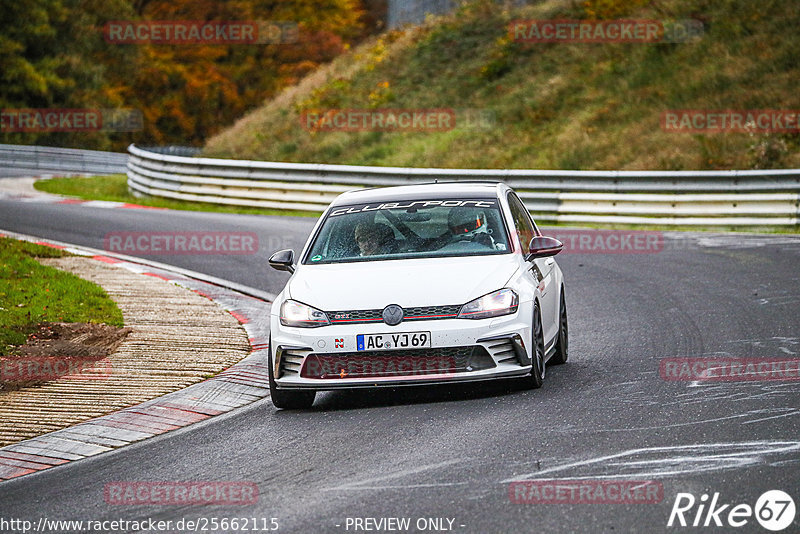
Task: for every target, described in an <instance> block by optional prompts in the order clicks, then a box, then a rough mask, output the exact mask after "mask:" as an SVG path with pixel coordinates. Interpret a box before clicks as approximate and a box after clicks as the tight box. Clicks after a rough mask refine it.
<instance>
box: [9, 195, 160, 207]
mask: <svg viewBox="0 0 800 534" xmlns="http://www.w3.org/2000/svg"><path fill="white" fill-rule="evenodd" d="M0 199H9V200H16V201H18V202H36V203H40V204H75V205H80V206H84V207H88V208H124V209H138V210H166V209H167V208H157V207H154V206H141V205H139V204H131V203H129V202H116V201H113V200H83V199H80V198H71V197H63V196H60V195H52V194H49V193H9V192H5V191H0Z"/></svg>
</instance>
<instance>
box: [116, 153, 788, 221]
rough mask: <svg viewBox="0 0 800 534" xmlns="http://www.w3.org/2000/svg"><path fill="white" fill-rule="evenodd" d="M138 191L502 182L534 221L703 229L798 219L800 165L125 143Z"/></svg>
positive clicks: (311, 206)
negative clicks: (330, 157)
mask: <svg viewBox="0 0 800 534" xmlns="http://www.w3.org/2000/svg"><path fill="white" fill-rule="evenodd" d="M128 152H129V153H130V159H129V160H128V187H129V188H130V190H131V191H132V192H133V193H134V194H138V195H152V196H158V197H165V198H175V199H182V200H191V201H198V202H211V203H215V204H229V205H237V206H250V207H263V208H280V209H292V210H309V211H321V210H323V209H324V208H325V206H327V205H328V203H330V201H331V200H333V199H334V198H335V197H336V195H338V194H339V193H341V192H343V191H348V190H351V189H355V188H360V187H374V186H386V185H400V184H409V183H415V182H425V181H433V180H464V179H466V180H478V179H483V180H487V179H489V180H500V181H503V182H506V183H507V184H508V185H510V186H511V187H513V188H514V189H516V190H517V191H518V192H519V193H520V196H521V198H522V199H523V200H524V202H525V204H526V206H527V207H528V209H529V210H531V212H532V213H533V214H534V216H535V218H536V219H537V220H540V221H550V222H571V223H624V224H658V225H702V226H753V225H767V226H790V225H797V224H798V215H799V212H800V207H799V206H800V199H799V197H800V169H781V170H754V171H543V170H481V169H417V168H403V167H357V166H351V165H323V164H304V163H273V162H263V161H243V160H227V159H209V158H195V157H183V156H174V155H167V154H158V153H155V152H152V151H147V150H143V149H141V148H138V147H136V146H134V145H131V146H130V147H128Z"/></svg>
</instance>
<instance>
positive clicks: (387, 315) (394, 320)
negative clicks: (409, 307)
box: [381, 304, 403, 326]
mask: <svg viewBox="0 0 800 534" xmlns="http://www.w3.org/2000/svg"><path fill="white" fill-rule="evenodd" d="M381 316H382V317H383V322H384V323H386V324H388V325H389V326H395V325H398V324H400V323H401V322H402V321H403V308H401V307H400V306H398V305H397V304H389V305H388V306H386V307H385V308H384V309H383V313H382V314H381Z"/></svg>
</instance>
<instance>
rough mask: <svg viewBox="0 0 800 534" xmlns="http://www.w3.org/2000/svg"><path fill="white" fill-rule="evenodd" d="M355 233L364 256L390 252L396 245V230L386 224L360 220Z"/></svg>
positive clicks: (359, 248)
mask: <svg viewBox="0 0 800 534" xmlns="http://www.w3.org/2000/svg"><path fill="white" fill-rule="evenodd" d="M354 234H355V239H356V244H358V250H359V251H360V253H361V255H362V256H372V255H374V254H388V253H389V252H391V250H392V247H393V245H394V231H393V230H392V229H391V228H390V227H389V226H388V225H386V224H382V223H372V222H360V223H358V224H357V225H356V228H355V231H354Z"/></svg>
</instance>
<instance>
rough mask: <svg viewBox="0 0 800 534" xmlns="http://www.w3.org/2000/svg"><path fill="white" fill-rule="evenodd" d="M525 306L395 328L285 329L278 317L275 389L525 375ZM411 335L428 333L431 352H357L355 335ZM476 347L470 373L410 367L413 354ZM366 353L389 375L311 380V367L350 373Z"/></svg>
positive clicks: (274, 331)
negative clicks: (335, 366)
mask: <svg viewBox="0 0 800 534" xmlns="http://www.w3.org/2000/svg"><path fill="white" fill-rule="evenodd" d="M526 304H529V303H520V306H519V308H518V311H517V312H516V313H515V314H512V315H507V316H503V317H495V318H490V319H478V320H473V319H441V320H429V321H413V322H411V321H409V322H404V323H401V324H400V325H397V326H388V325H386V324H384V323H382V322H381V323H364V324H350V325H329V326H324V327H319V328H293V327H286V326H283V325H281V324H280V319H279V317H278V316H277V315H272V316H271V317H270V323H271V324H270V326H271V332H272V346H271V347H270V351H271V361H272V365H273V366H274V367H273V373H274V376H275V385H276V387H277V388H278V389H287V390H289V389H295V390H296V389H313V390H335V389H351V388H371V387H380V386H392V387H395V386H405V385H421V384H431V383H458V382H470V381H476V380H487V379H495V378H504V377H513V376H523V375H526V374H527V373H529V372H530V369H531V363H530V362H531V359H530V347H531V345H530V338H531V337H530V336H531V324H532V317H531V313H532V306H530V305H526ZM411 332H430V336H431V347H430V348H429V349H411V350H402V349H397V350H391V351H385V352H369V351H368V352H366V353H365V352H363V351H358V350H357V349H358V348H357V341H356V336H357V335H359V334H398V333H411ZM475 347H477V349H475V352H474V353H477V352H480V354H481V358H480V361H481V364H480V365H476V366H475V368H473V369H471V370H467V369H466V368H464V367H463V366H462V367H461V368H459V369H457V370H453V369H449V370H447V371H446V372H436V370H433V372H431V369H430V367H425V366H424V365H423V366H421V367H422V368H423V369H420V366H415V365H414V364H413V363H412V355H413V356H414V357H420V358H422V359H423V360H424V358H426V357H429V358H434V359H435V358H441V357H442V356H440V355H445V354H453V352H454V349H465V350H467V349H470V348H475ZM367 354H371V355H375V356H377V358H376V359H374V361H380V367H381V368H383V369H387V370H390V371H391V372H388V373H377V374H375V375H372V376H356V377H353V376H349V374H348V373H346V372H343V373H342V374H341V375H339V376H335V377H332V376H330V374H328V375H327V377H325V378H320V377H316V376H308V375H309V372H310V371H309V370H310V369H311V368H312V366H314V365H316V366H317V367H319V360H320V359H323V358H327V359H328V360H326V361H336V362H339V363H342V362H344V364H343V365H341V367H342V369H343V370H344V369H345V368H347V369H348V370H349V367H348V366H347V365H346V364H347V363H348V362H349V361H351V360H357V361H359V362H360V363H362V364H363V363H364V359H365V358H366V355H367ZM448 358H449V356H448ZM414 361H419V360H414ZM428 361H430V360H428ZM459 361H461V360H459ZM467 367H470V366H469V365H467ZM361 368H362V369H363V368H364V367H363V366H362V367H361ZM304 375H306V376H304ZM312 375H313V373H312Z"/></svg>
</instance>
